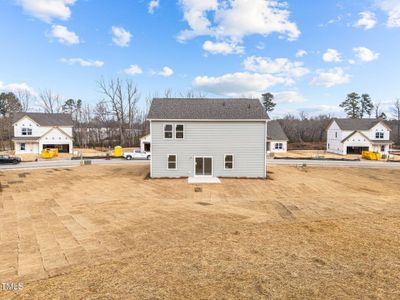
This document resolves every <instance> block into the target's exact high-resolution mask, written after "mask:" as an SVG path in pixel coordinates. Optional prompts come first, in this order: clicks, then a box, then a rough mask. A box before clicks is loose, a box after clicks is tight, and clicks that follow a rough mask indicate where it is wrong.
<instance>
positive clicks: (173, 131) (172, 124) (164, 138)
mask: <svg viewBox="0 0 400 300" xmlns="http://www.w3.org/2000/svg"><path fill="white" fill-rule="evenodd" d="M165 125H171V126H172V137H171V138H166V137H165ZM167 132H169V131H167ZM174 133H175V130H174V123H163V140H167V141H170V140H174Z"/></svg>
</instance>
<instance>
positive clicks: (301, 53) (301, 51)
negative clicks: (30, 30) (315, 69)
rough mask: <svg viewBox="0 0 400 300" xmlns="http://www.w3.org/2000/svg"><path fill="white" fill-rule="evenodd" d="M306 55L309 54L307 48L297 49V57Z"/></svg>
mask: <svg viewBox="0 0 400 300" xmlns="http://www.w3.org/2000/svg"><path fill="white" fill-rule="evenodd" d="M306 55H308V52H307V51H306V50H301V49H300V50H297V52H296V57H304V56H306Z"/></svg>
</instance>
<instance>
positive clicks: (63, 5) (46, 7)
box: [16, 0, 76, 22]
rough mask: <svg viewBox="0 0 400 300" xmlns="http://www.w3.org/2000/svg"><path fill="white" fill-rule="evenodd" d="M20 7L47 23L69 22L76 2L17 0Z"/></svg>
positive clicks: (69, 0) (73, 0)
mask: <svg viewBox="0 0 400 300" xmlns="http://www.w3.org/2000/svg"><path fill="white" fill-rule="evenodd" d="M16 2H17V4H18V5H20V6H22V8H23V9H24V10H25V11H26V12H27V13H29V14H31V15H32V16H34V17H36V18H38V19H41V20H43V21H45V22H51V20H52V19H61V20H68V19H69V18H70V16H71V9H70V6H72V5H73V4H74V3H75V2H76V0H17V1H16Z"/></svg>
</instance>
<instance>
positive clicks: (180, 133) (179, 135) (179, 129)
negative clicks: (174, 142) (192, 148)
mask: <svg viewBox="0 0 400 300" xmlns="http://www.w3.org/2000/svg"><path fill="white" fill-rule="evenodd" d="M184 132H185V126H184V125H183V124H176V125H175V138H176V139H178V140H181V139H183V138H184V136H185V134H184Z"/></svg>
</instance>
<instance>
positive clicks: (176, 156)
mask: <svg viewBox="0 0 400 300" xmlns="http://www.w3.org/2000/svg"><path fill="white" fill-rule="evenodd" d="M170 156H175V169H170V168H169V157H170ZM167 170H168V171H176V170H178V155H177V154H167Z"/></svg>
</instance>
